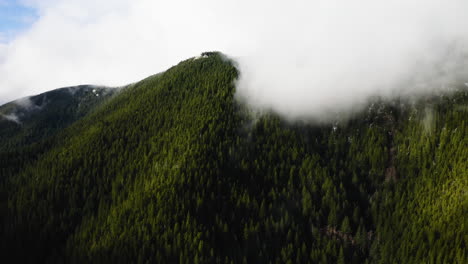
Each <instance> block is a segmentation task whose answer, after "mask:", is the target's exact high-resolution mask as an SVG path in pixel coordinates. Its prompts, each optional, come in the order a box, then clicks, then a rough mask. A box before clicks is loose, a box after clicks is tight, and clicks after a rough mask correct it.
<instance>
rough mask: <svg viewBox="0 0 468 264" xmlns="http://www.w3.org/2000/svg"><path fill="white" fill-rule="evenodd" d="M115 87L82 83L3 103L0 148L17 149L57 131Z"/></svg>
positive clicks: (0, 123)
mask: <svg viewBox="0 0 468 264" xmlns="http://www.w3.org/2000/svg"><path fill="white" fill-rule="evenodd" d="M116 91H117V89H112V88H105V87H98V86H91V85H80V86H75V87H66V88H61V89H57V90H53V91H50V92H46V93H43V94H40V95H36V96H32V97H27V98H22V99H19V100H16V101H14V102H10V103H7V104H5V105H2V106H0V150H5V149H7V148H8V149H15V148H18V147H20V146H24V145H28V144H31V143H34V142H37V141H39V140H43V139H44V138H46V137H49V136H52V135H54V134H55V133H56V132H58V131H60V130H62V129H63V128H65V127H67V126H69V125H70V124H72V123H73V122H75V121H77V120H79V119H80V118H81V117H83V116H85V115H86V114H87V113H89V112H90V111H92V110H93V109H94V108H95V107H96V106H98V105H99V104H100V103H102V102H104V101H106V99H107V98H108V97H110V96H112V95H113V94H114V93H115V92H116Z"/></svg>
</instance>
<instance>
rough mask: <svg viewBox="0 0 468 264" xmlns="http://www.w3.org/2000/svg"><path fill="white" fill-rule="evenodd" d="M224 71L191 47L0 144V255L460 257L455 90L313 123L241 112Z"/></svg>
mask: <svg viewBox="0 0 468 264" xmlns="http://www.w3.org/2000/svg"><path fill="white" fill-rule="evenodd" d="M238 74H239V72H238V71H237V69H236V68H235V67H234V64H233V62H230V61H229V60H226V58H225V57H224V56H223V55H222V54H220V53H206V54H204V57H201V58H199V59H196V60H194V59H189V60H186V61H183V62H181V63H179V64H178V65H176V66H174V67H172V68H170V69H168V70H167V71H166V72H164V73H161V74H158V75H154V76H151V77H149V78H147V79H144V80H143V81H141V82H138V83H135V84H133V85H130V86H129V87H127V88H124V89H122V90H121V91H119V93H118V94H116V95H115V96H113V97H112V98H110V99H109V100H107V101H106V102H105V103H104V104H101V105H99V107H98V108H96V109H95V111H91V112H89V113H87V114H86V115H84V116H83V117H82V118H80V119H79V120H77V121H76V122H73V123H72V124H71V125H70V126H68V127H66V128H64V129H62V130H60V131H59V132H57V134H56V135H55V136H54V137H53V140H52V139H51V140H49V141H50V142H49V143H47V144H38V145H37V146H36V148H38V150H29V149H27V148H26V149H25V150H24V152H23V153H21V154H17V153H15V154H9V153H4V152H3V153H2V151H1V149H0V154H1V155H3V156H2V157H4V158H2V161H3V163H2V171H1V173H2V177H1V178H2V181H1V182H0V183H1V185H0V197H2V199H1V204H0V212H1V222H0V223H1V226H2V227H3V228H2V229H1V230H2V231H1V232H2V233H1V237H2V238H3V239H1V241H0V247H1V248H2V249H4V250H2V252H3V253H2V254H5V257H10V258H11V257H14V258H16V259H19V260H22V261H23V262H52V263H54V262H70V263H74V262H91V263H92V262H96V263H99V262H101V263H102V262H118V263H124V262H141V263H143V262H179V263H197V262H198V263H199V262H202V263H206V262H214V263H228V262H232V263H239V262H257V263H258V262H260V263H263V262H275V263H277V262H281V263H287V262H294V263H302V262H304V263H307V262H314V263H329V262H340V263H394V262H405V263H420V262H430V261H433V262H456V261H459V262H461V261H463V259H464V258H465V257H466V254H465V253H464V250H463V249H464V248H466V239H465V238H464V237H463V234H466V232H465V231H466V227H465V226H464V225H463V218H464V215H465V214H466V208H467V201H466V199H464V194H463V193H464V191H463V190H464V189H466V187H467V186H468V184H467V179H468V177H466V176H468V175H467V173H468V169H467V168H466V163H465V162H464V161H466V158H467V157H468V153H467V149H468V142H467V140H468V139H467V136H466V135H467V133H466V132H467V124H466V121H465V119H466V118H465V117H466V113H465V111H463V110H459V109H458V107H457V106H466V105H467V104H468V94H467V92H466V91H464V90H461V91H459V92H457V93H455V94H453V95H450V96H443V97H437V98H435V99H434V101H433V102H431V105H428V104H426V103H425V102H424V101H421V102H417V103H415V104H413V105H407V104H401V103H398V101H395V102H390V103H388V102H377V103H375V104H374V107H372V108H369V109H367V110H366V112H363V113H360V114H358V115H357V116H356V117H354V118H351V119H349V120H347V121H346V122H344V121H342V122H338V123H328V124H314V123H307V122H302V121H297V122H291V121H290V120H285V119H284V118H282V117H280V116H278V115H276V114H274V113H266V114H263V115H260V116H254V113H252V112H251V110H249V109H248V108H246V107H245V106H243V105H242V104H241V103H239V102H238V101H237V100H236V98H235V83H234V80H235V79H236V78H237V76H238ZM454 100H455V101H454ZM426 109H431V110H430V111H427V110H426ZM35 151H36V152H35ZM34 153H41V154H40V155H38V156H35V155H34ZM31 156H34V157H31ZM17 159H19V160H17ZM13 161H14V162H13ZM3 164H7V165H8V164H10V165H9V166H3ZM11 164H13V165H11ZM392 167H394V170H395V172H396V174H393V173H390V175H389V176H388V177H387V171H388V170H389V168H392ZM392 170H393V169H392ZM437 187H441V188H437ZM437 197H438V199H437ZM420 205H423V206H420ZM421 223H422V224H421ZM24 251H27V252H28V253H29V254H27V255H25V254H23V252H24Z"/></svg>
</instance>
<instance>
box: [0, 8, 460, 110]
mask: <svg viewBox="0 0 468 264" xmlns="http://www.w3.org/2000/svg"><path fill="white" fill-rule="evenodd" d="M23 2H24V3H26V4H28V5H29V6H32V7H34V8H36V9H38V14H39V19H38V20H37V22H36V23H34V24H33V26H32V27H31V28H30V29H29V30H28V31H26V32H24V33H22V34H21V35H20V36H18V37H16V38H15V39H14V40H13V41H11V42H10V43H9V46H8V49H6V48H3V50H4V60H3V61H2V60H1V57H2V56H1V53H2V48H1V47H0V103H1V102H5V101H7V100H12V99H15V98H17V97H20V96H26V95H31V94H34V93H39V92H42V91H45V90H50V89H53V88H57V87H63V86H68V85H76V84H83V83H92V84H103V85H123V84H126V83H129V82H133V81H137V80H139V79H142V78H144V77H146V76H148V75H151V74H154V73H156V72H159V71H162V70H165V69H166V68H167V67H169V66H171V65H173V64H176V63H177V62H178V61H180V60H183V59H186V58H188V57H192V56H196V55H198V54H199V53H200V52H203V51H210V50H220V51H222V52H225V53H226V54H228V55H230V56H232V57H234V58H236V59H237V60H238V61H239V63H240V64H239V65H240V70H241V72H242V78H241V79H240V81H239V86H238V89H239V94H240V96H241V97H244V98H247V100H248V101H249V102H251V103H254V104H255V105H258V106H264V107H269V108H273V109H275V110H277V111H279V112H281V113H282V114H285V115H290V116H293V117H299V116H306V117H312V118H317V117H318V116H323V115H324V114H326V113H328V112H334V111H337V110H345V111H346V110H348V109H350V108H352V107H353V106H355V105H356V103H361V102H362V101H364V100H365V99H366V98H368V97H369V96H371V95H375V94H378V95H388V94H391V93H393V92H395V91H396V90H397V89H404V90H406V91H409V90H411V92H414V91H415V90H419V91H420V90H427V89H428V88H421V87H431V88H432V87H435V88H438V87H442V86H444V85H446V84H447V83H449V82H452V81H453V80H456V79H458V78H461V77H462V76H463V74H464V73H465V70H466V68H467V67H466V66H467V64H466V61H465V57H463V56H464V55H466V51H467V46H466V43H467V42H466V37H467V36H468V20H467V19H465V14H464V13H465V11H466V10H468V3H467V2H466V1H464V0H396V1H387V0H360V1H357V0H326V1H325V0H315V1H305V0H291V1H287V2H286V1H278V0H274V1H271V0H270V1H266V0H259V1H251V0H249V1H247V0H230V1H222V0H200V1H190V0H173V1H150V0H133V1H130V0H129V1H124V0H113V1H111V0H101V1H95V0H93V1H92V0H80V1H78V0H41V1H39V0H23ZM5 50H7V51H5ZM444 71H445V72H444ZM465 81H467V80H465ZM417 87H419V88H417Z"/></svg>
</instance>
